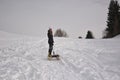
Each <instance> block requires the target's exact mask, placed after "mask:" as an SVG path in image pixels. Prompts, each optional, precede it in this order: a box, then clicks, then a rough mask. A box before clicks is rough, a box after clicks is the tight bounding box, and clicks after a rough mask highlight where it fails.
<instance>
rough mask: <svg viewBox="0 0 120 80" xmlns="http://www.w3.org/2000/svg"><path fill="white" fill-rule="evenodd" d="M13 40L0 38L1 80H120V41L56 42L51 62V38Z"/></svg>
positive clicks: (56, 40)
mask: <svg viewBox="0 0 120 80" xmlns="http://www.w3.org/2000/svg"><path fill="white" fill-rule="evenodd" d="M4 35H6V36H7V35H8V34H7V33H4ZM0 36H1V33H0ZM9 36H11V35H9ZM13 38H14V36H13V35H12V38H11V37H7V38H3V37H2V38H0V80H120V40H119V39H118V38H114V39H71V38H54V40H55V44H54V51H55V53H57V54H59V55H60V60H56V59H53V60H51V61H49V60H47V53H48V43H47V37H46V38H35V37H34V38H29V37H28V38H25V37H23V38H20V37H19V36H18V38H17V36H15V39H13Z"/></svg>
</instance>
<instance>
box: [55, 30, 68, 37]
mask: <svg viewBox="0 0 120 80" xmlns="http://www.w3.org/2000/svg"><path fill="white" fill-rule="evenodd" d="M54 36H55V37H68V35H67V33H66V32H65V31H64V30H61V29H57V30H56V32H55V34H54Z"/></svg>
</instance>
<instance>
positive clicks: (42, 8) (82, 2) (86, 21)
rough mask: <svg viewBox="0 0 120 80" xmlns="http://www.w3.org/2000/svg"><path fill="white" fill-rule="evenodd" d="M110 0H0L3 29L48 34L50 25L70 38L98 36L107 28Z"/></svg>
mask: <svg viewBox="0 0 120 80" xmlns="http://www.w3.org/2000/svg"><path fill="white" fill-rule="evenodd" d="M109 2H110V0H0V30H3V31H8V32H15V33H19V34H25V35H32V36H40V37H46V33H47V30H48V28H49V27H52V28H53V31H54V32H55V30H56V29H58V28H61V29H63V30H65V31H66V32H67V33H68V35H69V37H76V38H77V37H78V36H82V37H85V35H86V33H87V31H88V30H91V31H92V32H93V35H94V36H95V37H97V38H99V37H101V36H102V32H103V30H104V29H105V28H106V21H107V13H108V6H109Z"/></svg>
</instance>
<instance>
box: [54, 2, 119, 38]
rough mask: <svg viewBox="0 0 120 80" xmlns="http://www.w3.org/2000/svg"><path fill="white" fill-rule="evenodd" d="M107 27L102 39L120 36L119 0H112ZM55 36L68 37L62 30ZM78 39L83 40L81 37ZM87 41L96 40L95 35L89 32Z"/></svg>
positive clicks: (57, 31)
mask: <svg viewBox="0 0 120 80" xmlns="http://www.w3.org/2000/svg"><path fill="white" fill-rule="evenodd" d="M106 23H107V25H106V26H107V27H106V29H105V30H104V32H103V33H104V35H103V37H102V38H112V37H114V36H116V35H119V34H120V5H119V3H118V1H117V0H111V1H110V4H109V7H108V16H107V21H106ZM54 36H57V37H68V34H67V33H66V32H65V31H64V30H61V29H58V30H56V32H55V34H54ZM78 38H82V37H81V36H79V37H78ZM85 38H86V39H94V36H93V33H92V32H91V31H90V30H88V32H87V35H86V37H85Z"/></svg>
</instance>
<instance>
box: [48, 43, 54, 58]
mask: <svg viewBox="0 0 120 80" xmlns="http://www.w3.org/2000/svg"><path fill="white" fill-rule="evenodd" d="M52 50H53V45H49V53H48V56H49V57H50V56H51V53H52Z"/></svg>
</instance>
